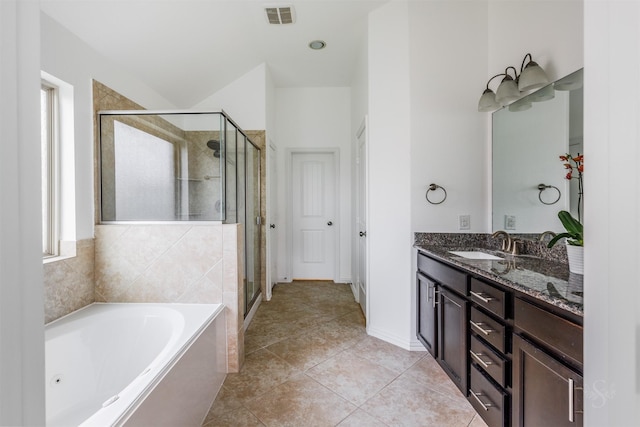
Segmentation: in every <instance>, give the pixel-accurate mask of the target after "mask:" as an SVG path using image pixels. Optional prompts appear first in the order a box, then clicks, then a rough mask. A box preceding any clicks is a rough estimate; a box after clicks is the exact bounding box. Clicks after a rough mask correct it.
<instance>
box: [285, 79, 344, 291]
mask: <svg viewBox="0 0 640 427" xmlns="http://www.w3.org/2000/svg"><path fill="white" fill-rule="evenodd" d="M275 104H276V120H275V123H276V126H275V128H276V130H275V135H276V138H277V144H278V165H277V168H278V189H279V191H278V212H279V213H280V216H279V221H278V223H277V224H276V227H277V229H278V230H280V231H279V232H278V255H277V257H278V279H279V280H281V281H289V280H291V266H290V265H289V258H288V257H287V252H286V233H285V230H286V226H287V223H288V221H290V219H288V218H287V217H286V215H287V209H286V200H287V198H286V197H287V195H286V194H285V189H286V188H287V186H286V183H285V179H286V171H285V168H286V164H287V163H286V150H287V149H289V148H333V147H337V148H339V149H340V165H339V173H340V194H339V203H340V212H339V218H338V221H337V222H336V221H334V222H335V223H336V224H337V225H338V226H339V245H340V259H339V265H338V266H337V270H338V271H337V275H338V277H336V279H337V280H340V281H341V282H350V281H351V242H350V236H351V140H350V138H349V135H350V134H351V111H350V105H351V94H350V90H349V88H347V87H322V88H310V87H308V88H277V89H276V102H275Z"/></svg>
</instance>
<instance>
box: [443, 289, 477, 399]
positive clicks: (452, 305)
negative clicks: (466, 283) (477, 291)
mask: <svg viewBox="0 0 640 427" xmlns="http://www.w3.org/2000/svg"><path fill="white" fill-rule="evenodd" d="M439 296H440V298H439V300H440V301H439V312H438V314H439V316H438V320H439V327H438V330H439V342H438V343H439V346H440V348H439V349H438V351H439V359H438V361H439V362H440V366H442V367H443V369H444V370H445V372H446V373H447V374H448V375H449V377H450V378H451V379H452V380H453V382H454V383H455V384H456V385H457V386H458V388H459V389H460V391H462V393H463V394H464V395H465V396H466V395H467V373H468V368H467V367H468V357H467V356H468V354H469V348H468V344H467V342H468V341H467V323H468V314H467V313H468V310H467V305H468V302H467V301H466V300H465V299H463V298H461V297H459V296H458V295H456V294H455V293H453V292H451V291H450V290H448V289H447V288H444V287H442V286H440V287H439Z"/></svg>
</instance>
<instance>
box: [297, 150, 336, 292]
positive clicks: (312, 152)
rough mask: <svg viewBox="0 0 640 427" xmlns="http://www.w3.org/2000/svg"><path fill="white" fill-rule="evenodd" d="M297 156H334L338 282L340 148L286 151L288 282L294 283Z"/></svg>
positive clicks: (334, 265) (334, 278) (334, 270)
mask: <svg viewBox="0 0 640 427" xmlns="http://www.w3.org/2000/svg"><path fill="white" fill-rule="evenodd" d="M296 154H331V155H332V156H333V165H334V171H335V174H336V175H335V187H336V188H335V191H334V204H335V210H336V212H335V219H334V220H333V221H334V227H335V233H336V235H335V239H334V254H335V256H334V257H335V259H334V264H333V281H334V282H338V281H339V276H340V218H341V213H342V211H341V209H340V148H338V147H326V148H325V147H322V148H310V147H309V148H307V147H296V148H287V149H286V167H285V172H286V176H285V183H286V223H287V228H286V236H287V240H286V246H287V275H286V278H288V279H287V281H289V282H291V281H293V185H292V178H293V156H295V155H296Z"/></svg>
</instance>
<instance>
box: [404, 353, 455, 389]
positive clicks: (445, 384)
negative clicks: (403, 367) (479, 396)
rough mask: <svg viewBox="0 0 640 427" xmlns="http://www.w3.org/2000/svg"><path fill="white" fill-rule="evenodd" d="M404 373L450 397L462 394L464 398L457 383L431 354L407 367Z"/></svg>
mask: <svg viewBox="0 0 640 427" xmlns="http://www.w3.org/2000/svg"><path fill="white" fill-rule="evenodd" d="M403 375H406V376H409V377H411V378H414V379H415V380H416V381H419V382H421V383H423V384H424V385H425V386H427V387H429V388H431V389H433V390H436V391H439V392H441V393H444V394H445V395H448V396H450V397H455V396H460V398H464V396H463V395H462V393H461V392H460V390H458V388H457V387H456V386H455V384H454V383H453V382H452V381H451V379H450V378H449V377H448V376H447V374H445V372H444V371H443V370H442V368H441V367H440V365H438V362H436V360H435V359H434V358H433V357H432V356H431V355H430V354H427V355H425V356H424V357H423V358H422V359H420V360H419V361H418V362H417V363H415V364H414V365H413V366H411V367H410V368H409V369H407V371H406V372H405V373H404V374H403Z"/></svg>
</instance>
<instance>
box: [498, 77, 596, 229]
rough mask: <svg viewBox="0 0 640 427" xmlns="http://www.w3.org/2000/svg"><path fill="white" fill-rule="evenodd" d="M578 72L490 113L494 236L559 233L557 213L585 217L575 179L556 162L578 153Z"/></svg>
mask: <svg viewBox="0 0 640 427" xmlns="http://www.w3.org/2000/svg"><path fill="white" fill-rule="evenodd" d="M582 73H583V70H582V69H580V70H578V71H576V72H574V73H572V74H569V75H568V76H566V77H564V78H562V79H560V80H558V81H556V82H554V83H551V84H549V85H547V86H545V87H542V88H540V89H538V90H537V91H535V92H532V93H530V94H529V95H527V96H525V97H523V98H521V99H520V100H518V101H515V102H514V103H513V104H511V105H509V106H506V107H503V108H502V109H500V110H497V111H496V112H494V113H493V144H492V145H493V159H492V162H493V163H492V172H493V176H492V179H493V189H492V193H493V203H492V209H493V220H492V229H493V231H497V230H506V231H508V232H509V233H517V234H523V233H524V234H528V233H542V232H543V231H546V230H552V231H555V232H558V231H563V230H564V228H563V227H562V224H561V223H560V220H559V219H558V212H559V211H560V210H568V211H570V212H571V214H572V215H573V216H574V217H576V218H578V217H579V216H580V217H581V218H580V219H581V220H582V217H584V212H583V210H582V204H581V203H579V202H578V200H579V197H578V182H577V181H578V180H577V179H575V178H574V179H566V174H567V171H568V170H567V169H565V166H564V163H565V162H564V161H562V160H561V159H560V156H561V155H564V154H566V153H569V154H571V155H572V156H574V157H575V156H577V155H578V153H580V154H582V153H583V150H582V137H583V131H582V129H583V95H582V94H583V91H582V81H583V80H582ZM573 176H574V177H576V176H577V174H576V173H574V174H573ZM578 209H580V215H579V214H578Z"/></svg>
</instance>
